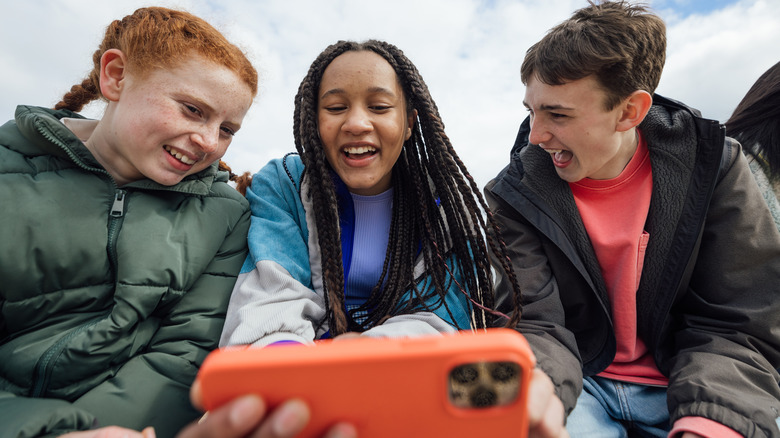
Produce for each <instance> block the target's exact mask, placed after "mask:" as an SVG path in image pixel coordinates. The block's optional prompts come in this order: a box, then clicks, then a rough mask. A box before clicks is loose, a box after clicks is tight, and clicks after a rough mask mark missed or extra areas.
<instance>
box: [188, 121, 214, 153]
mask: <svg viewBox="0 0 780 438" xmlns="http://www.w3.org/2000/svg"><path fill="white" fill-rule="evenodd" d="M219 131H220V127H216V128H214V127H211V126H204V127H203V128H202V129H200V130H199V131H197V132H195V133H194V135H193V136H192V137H193V141H194V142H195V143H196V144H197V145H198V147H199V148H200V150H202V151H203V152H204V153H206V154H211V153H214V152H215V151H216V150H217V149H218V148H219Z"/></svg>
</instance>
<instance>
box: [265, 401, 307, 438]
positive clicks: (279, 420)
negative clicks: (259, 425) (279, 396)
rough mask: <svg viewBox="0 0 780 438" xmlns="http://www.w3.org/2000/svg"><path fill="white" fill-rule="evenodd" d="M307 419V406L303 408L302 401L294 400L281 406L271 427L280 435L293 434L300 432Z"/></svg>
mask: <svg viewBox="0 0 780 438" xmlns="http://www.w3.org/2000/svg"><path fill="white" fill-rule="evenodd" d="M306 420H307V418H306V413H305V408H303V409H302V407H301V404H300V402H296V401H292V402H288V403H285V404H284V405H282V406H281V407H279V412H277V413H276V414H275V415H274V421H273V424H272V427H271V428H272V429H273V431H274V433H276V435H278V436H293V435H295V434H296V433H298V432H300V430H301V429H302V428H303V426H304V425H305V423H306Z"/></svg>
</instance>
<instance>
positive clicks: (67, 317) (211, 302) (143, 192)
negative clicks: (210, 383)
mask: <svg viewBox="0 0 780 438" xmlns="http://www.w3.org/2000/svg"><path fill="white" fill-rule="evenodd" d="M61 117H80V116H79V115H77V114H75V113H71V112H69V111H53V110H47V109H43V108H35V107H24V106H20V107H18V108H17V111H16V120H15V121H10V122H8V123H6V124H5V125H3V126H2V127H0V437H3V438H4V437H28V436H56V435H59V434H62V433H65V432H69V431H74V430H84V429H90V428H92V427H96V426H105V425H121V426H124V427H129V428H133V429H137V430H140V429H142V428H143V427H146V426H154V427H155V429H156V431H157V436H158V437H168V436H173V435H175V433H176V432H177V431H178V430H179V429H180V428H181V427H182V426H184V425H185V424H186V423H188V422H190V421H192V420H194V419H196V418H197V417H198V416H199V413H198V412H196V411H195V410H194V409H193V408H192V407H191V406H190V402H189V398H188V396H189V387H190V384H191V383H192V381H193V379H194V377H195V374H196V372H197V370H198V367H199V365H200V364H201V362H202V361H203V359H204V358H205V356H206V354H207V353H208V352H209V351H211V350H212V349H214V348H215V347H216V346H217V342H218V340H219V335H220V332H221V330H222V325H223V322H224V318H225V311H226V309H227V305H228V301H229V298H230V292H231V290H232V287H233V284H234V282H235V279H236V275H237V274H238V271H239V269H240V268H241V265H242V263H243V261H244V258H245V257H246V253H247V251H246V235H247V231H248V228H249V205H248V203H247V201H246V200H245V199H244V197H242V196H241V195H240V194H239V193H238V192H237V191H236V190H235V189H233V188H232V187H230V186H229V185H228V184H227V174H226V173H225V172H218V171H217V166H216V164H215V165H214V166H211V167H209V168H208V169H206V170H204V171H202V172H200V173H199V174H196V175H192V176H190V177H187V178H185V179H184V180H183V181H182V182H181V183H179V184H177V185H175V186H171V187H166V186H161V185H159V184H156V183H154V182H153V181H150V180H141V181H136V182H134V183H131V184H127V185H125V186H123V187H121V188H118V187H117V186H116V183H115V182H114V181H113V179H112V178H111V177H110V176H109V175H108V173H107V172H106V171H105V170H103V168H102V167H101V166H100V165H99V164H98V162H97V161H96V160H95V159H94V158H93V156H92V155H91V154H90V153H89V151H88V150H87V148H86V147H85V146H84V144H83V143H82V142H81V141H80V140H78V138H76V137H75V136H74V135H73V133H71V131H70V130H68V129H67V128H66V127H65V126H64V125H63V124H62V123H61V122H60V121H59V120H58V119H59V118H61Z"/></svg>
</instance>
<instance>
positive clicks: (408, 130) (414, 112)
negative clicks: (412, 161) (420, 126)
mask: <svg viewBox="0 0 780 438" xmlns="http://www.w3.org/2000/svg"><path fill="white" fill-rule="evenodd" d="M415 120H417V110H416V109H413V110H412V112H411V114H409V117H407V120H406V135H404V141H406V140H409V138H410V137H411V136H412V128H414V121H415Z"/></svg>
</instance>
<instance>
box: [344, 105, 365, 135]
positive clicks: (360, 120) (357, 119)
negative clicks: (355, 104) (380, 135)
mask: <svg viewBox="0 0 780 438" xmlns="http://www.w3.org/2000/svg"><path fill="white" fill-rule="evenodd" d="M341 128H342V130H344V131H346V132H348V133H350V134H352V135H360V134H364V133H366V132H369V131H371V130H372V129H373V125H372V124H371V118H370V116H369V114H368V113H367V111H366V110H364V109H362V108H354V109H351V110H350V111H349V112H348V113H347V118H346V120H344V124H343V125H342V126H341Z"/></svg>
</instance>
